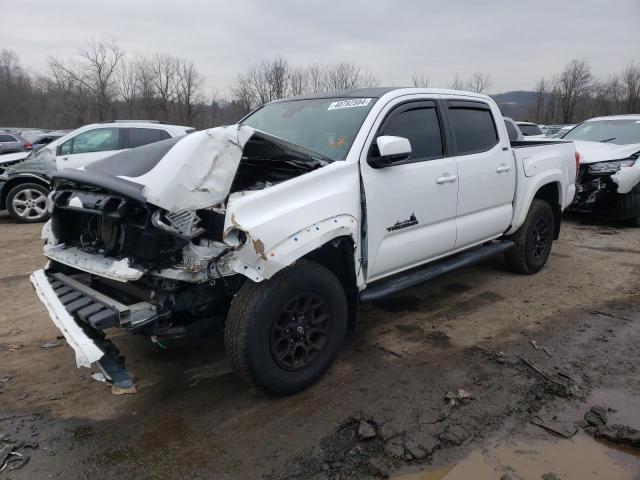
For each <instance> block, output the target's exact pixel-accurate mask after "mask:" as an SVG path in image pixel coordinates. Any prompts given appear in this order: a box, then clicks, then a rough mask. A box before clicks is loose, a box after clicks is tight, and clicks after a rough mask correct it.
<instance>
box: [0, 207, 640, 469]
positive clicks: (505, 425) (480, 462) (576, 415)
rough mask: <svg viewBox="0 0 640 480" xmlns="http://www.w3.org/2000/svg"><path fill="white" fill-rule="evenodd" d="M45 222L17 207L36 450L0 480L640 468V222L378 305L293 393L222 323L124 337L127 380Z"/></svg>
mask: <svg viewBox="0 0 640 480" xmlns="http://www.w3.org/2000/svg"><path fill="white" fill-rule="evenodd" d="M39 231H40V226H39V225H15V224H13V223H12V222H11V221H10V220H9V218H8V216H6V214H5V213H4V212H0V300H1V301H0V454H2V445H13V446H15V447H16V448H15V451H16V452H18V453H21V454H22V455H24V457H23V459H24V458H26V457H29V461H28V463H26V465H24V466H23V467H22V468H20V469H17V470H14V471H11V472H8V471H6V470H5V471H4V472H0V478H12V479H40V478H43V479H47V478H64V479H68V478H107V479H109V478H141V479H145V478H154V479H156V478H159V479H169V478H178V477H180V478H203V479H205V478H206V479H226V478H273V479H276V478H287V479H302V478H318V479H322V478H376V477H381V476H390V477H392V478H395V477H397V478H404V479H423V480H432V479H443V478H446V479H448V480H452V479H462V478H464V479H467V478H474V479H501V478H502V479H504V480H507V479H513V480H517V479H529V478H531V479H540V478H543V475H547V476H546V477H544V478H546V479H547V480H551V479H553V478H563V479H591V478H593V479H600V478H602V479H639V478H640V454H639V452H640V449H638V448H634V447H631V446H624V445H621V444H620V441H621V440H620V439H617V440H616V442H611V441H609V440H606V439H604V438H601V437H602V435H600V434H599V433H598V432H605V430H606V428H608V427H610V426H612V425H623V426H627V427H629V429H640V370H639V368H638V365H639V360H640V230H638V229H636V230H633V229H629V228H624V227H622V226H618V225H601V224H584V223H582V221H581V220H580V219H577V218H568V219H566V220H565V224H564V225H563V231H562V234H561V238H560V240H559V241H557V242H556V243H555V244H554V247H553V250H552V255H551V258H550V260H549V263H548V265H547V267H546V268H545V269H544V270H543V271H542V272H540V273H539V274H537V275H533V276H520V275H514V274H511V273H508V272H506V271H505V269H504V264H503V261H502V258H500V257H496V258H494V259H491V260H489V261H487V262H484V263H483V264H480V265H477V266H475V267H472V268H467V269H464V270H460V271H457V272H454V273H451V274H448V275H446V276H443V277H440V278H438V279H437V280H435V281H433V282H431V283H429V284H426V285H424V286H421V287H417V288H413V289H411V290H408V291H406V292H404V293H402V294H400V295H398V296H396V297H393V298H389V299H387V300H385V301H381V302H378V303H376V304H372V305H367V306H363V307H362V318H361V323H360V329H359V331H358V332H357V333H355V334H352V335H350V336H349V338H348V339H347V340H346V342H345V345H344V347H343V349H342V352H341V354H340V356H339V358H338V360H337V362H336V363H335V365H334V366H333V367H332V369H331V370H330V371H329V373H328V374H327V375H326V376H325V377H324V378H323V379H322V380H321V381H320V382H319V383H317V384H316V385H314V386H313V387H312V388H310V389H308V390H307V391H305V392H302V393H300V394H298V395H294V396H291V397H286V398H271V397H268V396H266V395H264V394H262V393H260V392H257V391H255V390H253V389H251V388H249V387H247V386H246V385H244V384H243V383H241V382H240V381H239V380H238V379H237V378H236V377H235V376H234V375H233V373H232V372H231V371H230V369H229V367H228V365H227V363H226V362H225V360H224V352H223V342H222V338H221V337H220V336H218V335H213V336H212V337H211V338H209V339H207V341H206V342H204V343H202V344H201V345H198V346H196V347H192V348H177V349H174V350H171V351H165V352H157V351H155V350H154V349H153V347H152V345H151V343H150V342H149V340H148V339H146V338H143V337H132V336H129V335H123V334H119V333H115V334H114V335H113V337H114V338H115V342H116V343H117V344H118V346H119V347H120V349H121V351H122V353H123V354H124V355H125V356H126V357H127V365H128V367H129V370H130V371H131V372H132V373H133V374H134V375H135V377H136V381H137V387H138V393H137V394H135V395H114V394H112V392H111V390H110V389H109V387H108V386H106V385H105V384H103V383H100V382H97V381H95V380H92V379H91V377H90V373H91V370H88V369H80V370H79V369H76V368H75V359H74V355H73V351H72V350H71V349H70V348H69V347H67V346H66V345H65V344H64V340H59V339H57V338H56V336H57V334H58V333H57V330H56V329H55V327H54V326H53V324H52V323H51V322H50V320H49V319H48V318H47V315H46V313H45V310H44V308H43V307H42V306H41V305H40V304H39V302H38V301H37V299H36V296H35V294H34V292H33V290H32V288H31V286H30V284H29V281H28V274H29V273H30V272H32V271H33V270H35V269H37V268H39V267H40V266H41V265H42V264H43V262H44V260H43V257H42V256H41V255H40V240H39ZM43 347H47V348H43ZM460 389H463V392H459V390H460ZM448 393H451V394H452V395H450V397H453V399H452V400H447V399H446V398H445V397H446V396H447V394H448ZM468 395H470V396H471V397H472V398H467V397H468ZM456 397H457V398H460V400H459V399H457V398H456ZM594 406H600V407H602V410H601V411H603V412H605V415H606V417H607V419H606V420H607V422H606V424H602V425H600V426H596V425H594V424H590V423H588V422H586V421H585V420H584V415H585V413H587V412H588V411H589V410H590V409H591V407H594ZM592 417H593V415H592ZM592 417H588V418H590V419H591V420H593V418H592ZM598 428H599V429H600V430H598ZM594 433H596V435H595V436H594ZM603 435H604V434H603ZM595 437H598V438H595ZM609 437H611V436H609ZM632 440H633V439H630V438H629V436H627V437H626V438H624V439H622V442H623V443H624V442H625V441H626V442H627V443H629V442H632ZM639 441H640V439H639ZM10 442H15V443H10ZM21 442H22V443H21ZM25 442H26V443H25ZM12 460H13V462H15V463H13V465H15V464H17V462H18V460H19V459H18V457H15V456H14V457H12Z"/></svg>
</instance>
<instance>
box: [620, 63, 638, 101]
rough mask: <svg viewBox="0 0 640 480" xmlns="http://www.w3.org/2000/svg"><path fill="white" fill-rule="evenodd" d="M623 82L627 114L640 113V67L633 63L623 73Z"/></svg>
mask: <svg viewBox="0 0 640 480" xmlns="http://www.w3.org/2000/svg"><path fill="white" fill-rule="evenodd" d="M621 82H622V83H623V85H624V89H625V95H626V111H627V113H638V112H639V111H640V66H638V65H635V64H634V63H633V62H631V63H630V64H629V65H627V66H626V67H625V69H624V70H623V71H622V79H621Z"/></svg>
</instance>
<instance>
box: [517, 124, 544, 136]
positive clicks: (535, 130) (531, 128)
mask: <svg viewBox="0 0 640 480" xmlns="http://www.w3.org/2000/svg"><path fill="white" fill-rule="evenodd" d="M516 125H518V127H520V130H522V134H523V135H524V136H525V138H527V139H533V138H546V137H547V136H546V135H545V134H544V132H543V131H542V129H541V128H540V127H539V126H538V124H536V123H532V122H516Z"/></svg>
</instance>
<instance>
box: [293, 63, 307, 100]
mask: <svg viewBox="0 0 640 480" xmlns="http://www.w3.org/2000/svg"><path fill="white" fill-rule="evenodd" d="M288 74H289V79H288V80H289V93H290V94H291V95H302V94H303V93H305V92H306V91H308V90H309V77H310V74H309V72H308V71H306V70H305V69H304V68H303V67H291V68H290V69H289V73H288Z"/></svg>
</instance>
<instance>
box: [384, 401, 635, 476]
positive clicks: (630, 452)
mask: <svg viewBox="0 0 640 480" xmlns="http://www.w3.org/2000/svg"><path fill="white" fill-rule="evenodd" d="M591 406H599V407H602V409H603V410H604V411H606V412H607V417H608V423H609V424H620V425H625V426H628V427H630V428H634V429H640V403H638V402H637V399H635V398H634V397H633V396H632V395H630V394H629V393H627V392H624V391H622V390H617V389H613V388H602V389H596V390H594V391H593V392H591V394H590V395H589V397H588V398H587V399H586V400H585V401H584V402H580V403H578V404H573V405H571V406H568V405H564V406H562V405H561V404H560V401H556V402H552V403H551V404H549V405H547V406H546V407H545V408H543V409H542V411H541V412H539V413H540V414H541V415H543V416H547V417H548V418H553V419H554V420H553V421H554V422H558V425H560V424H564V425H565V426H566V425H570V426H573V427H574V428H575V429H577V430H579V431H578V433H577V434H576V435H575V436H574V437H573V438H569V439H566V438H561V437H560V436H556V435H553V434H549V433H548V432H547V433H543V430H536V428H535V427H534V426H533V425H528V426H527V427H525V428H524V429H522V430H521V431H520V432H518V433H517V434H513V433H504V432H503V433H502V434H499V435H497V436H494V437H493V440H490V441H488V442H487V443H486V444H485V445H484V446H483V447H481V448H478V449H476V450H473V451H472V452H471V453H469V454H468V455H467V456H466V457H465V458H464V459H462V460H461V461H460V462H458V463H455V464H452V465H447V466H444V467H441V468H436V469H430V470H423V471H421V472H418V473H410V474H404V475H399V476H396V477H393V478H395V479H396V480H466V479H470V478H473V479H474V480H485V479H486V480H496V479H498V478H500V479H502V480H528V479H535V480H540V479H545V480H555V479H558V480H560V479H562V480H573V479H575V480H589V479H593V480H595V479H607V480H627V479H629V480H638V479H640V450H639V449H634V448H628V447H624V446H620V445H618V444H615V443H611V442H609V441H606V440H596V439H594V437H593V436H591V435H589V434H588V433H587V432H586V431H584V430H582V428H581V427H584V426H585V424H584V422H582V421H581V420H582V418H583V416H584V412H585V411H586V410H588V408H589V407H591ZM569 430H571V427H569Z"/></svg>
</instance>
